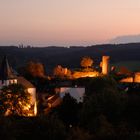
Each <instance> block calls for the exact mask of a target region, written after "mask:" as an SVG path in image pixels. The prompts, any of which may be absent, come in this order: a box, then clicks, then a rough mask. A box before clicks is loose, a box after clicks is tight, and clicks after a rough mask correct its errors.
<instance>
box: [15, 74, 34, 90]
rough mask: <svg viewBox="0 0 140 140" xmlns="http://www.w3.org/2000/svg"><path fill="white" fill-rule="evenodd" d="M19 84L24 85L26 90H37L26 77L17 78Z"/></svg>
mask: <svg viewBox="0 0 140 140" xmlns="http://www.w3.org/2000/svg"><path fill="white" fill-rule="evenodd" d="M17 82H18V83H19V84H22V85H23V86H24V87H25V88H35V86H34V85H33V84H32V83H31V82H29V81H28V80H26V79H25V78H24V77H20V76H18V77H17Z"/></svg>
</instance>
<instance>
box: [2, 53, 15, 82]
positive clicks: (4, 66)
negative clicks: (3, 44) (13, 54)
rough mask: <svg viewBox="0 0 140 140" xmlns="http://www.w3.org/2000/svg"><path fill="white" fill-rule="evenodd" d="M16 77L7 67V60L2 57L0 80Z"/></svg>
mask: <svg viewBox="0 0 140 140" xmlns="http://www.w3.org/2000/svg"><path fill="white" fill-rule="evenodd" d="M15 78H16V75H15V74H14V73H13V71H12V69H11V67H10V66H9V63H8V59H7V57H6V56H4V58H3V60H2V63H1V66H0V80H8V79H15Z"/></svg>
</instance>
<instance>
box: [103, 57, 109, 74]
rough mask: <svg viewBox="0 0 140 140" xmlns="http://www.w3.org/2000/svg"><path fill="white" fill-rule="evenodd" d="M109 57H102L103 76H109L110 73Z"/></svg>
mask: <svg viewBox="0 0 140 140" xmlns="http://www.w3.org/2000/svg"><path fill="white" fill-rule="evenodd" d="M109 59H110V57H109V56H103V57H102V74H104V75H107V74H108V73H109Z"/></svg>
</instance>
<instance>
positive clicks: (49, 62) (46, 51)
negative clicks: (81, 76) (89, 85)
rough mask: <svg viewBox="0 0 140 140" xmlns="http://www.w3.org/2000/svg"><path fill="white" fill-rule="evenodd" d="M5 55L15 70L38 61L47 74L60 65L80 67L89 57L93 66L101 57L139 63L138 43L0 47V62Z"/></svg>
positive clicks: (115, 61)
mask: <svg viewBox="0 0 140 140" xmlns="http://www.w3.org/2000/svg"><path fill="white" fill-rule="evenodd" d="M4 54H6V55H7V56H8V59H9V61H10V63H11V65H12V67H14V68H15V69H17V68H18V67H20V66H23V65H24V64H25V63H27V62H28V61H30V60H33V61H39V62H41V63H43V64H44V65H45V67H46V71H47V72H48V73H49V72H51V71H52V69H53V68H54V67H55V66H56V65H58V64H60V65H62V66H64V67H68V68H77V67H80V60H81V58H82V57H83V56H90V57H92V58H93V59H94V62H95V64H99V63H100V61H101V57H102V55H109V56H110V57H111V61H110V62H111V63H112V64H114V63H119V62H123V63H124V62H126V61H127V63H128V61H131V63H132V61H133V62H134V61H137V62H138V61H140V43H130V44H119V45H113V44H112V45H111V44H103V45H93V46H87V47H74V46H72V47H69V48H65V47H45V48H39V47H34V48H32V47H27V48H18V47H16V46H1V47H0V61H1V59H2V57H3V55H4Z"/></svg>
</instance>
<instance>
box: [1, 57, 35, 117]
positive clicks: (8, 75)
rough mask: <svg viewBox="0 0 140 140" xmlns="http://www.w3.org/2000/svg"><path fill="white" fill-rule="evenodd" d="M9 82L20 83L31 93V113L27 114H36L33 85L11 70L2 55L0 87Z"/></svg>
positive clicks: (9, 83)
mask: <svg viewBox="0 0 140 140" xmlns="http://www.w3.org/2000/svg"><path fill="white" fill-rule="evenodd" d="M11 84H21V85H22V86H23V87H24V88H25V90H27V91H28V93H29V94H30V95H31V99H30V106H32V107H33V111H32V112H33V113H32V114H29V116H36V115H37V104H36V88H35V86H34V85H33V84H32V83H30V82H29V81H28V80H26V79H25V78H24V77H21V76H18V75H16V74H15V73H14V72H13V69H12V68H11V67H10V65H9V63H8V59H7V57H6V56H4V58H3V60H2V63H1V66H0V89H2V88H3V87H4V86H8V85H11Z"/></svg>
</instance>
